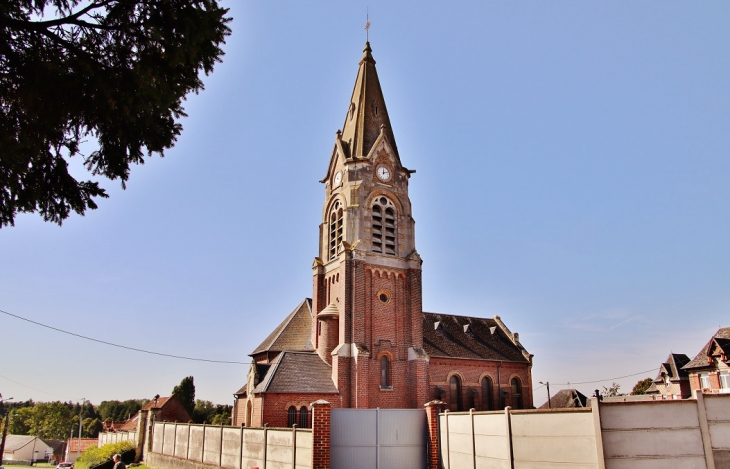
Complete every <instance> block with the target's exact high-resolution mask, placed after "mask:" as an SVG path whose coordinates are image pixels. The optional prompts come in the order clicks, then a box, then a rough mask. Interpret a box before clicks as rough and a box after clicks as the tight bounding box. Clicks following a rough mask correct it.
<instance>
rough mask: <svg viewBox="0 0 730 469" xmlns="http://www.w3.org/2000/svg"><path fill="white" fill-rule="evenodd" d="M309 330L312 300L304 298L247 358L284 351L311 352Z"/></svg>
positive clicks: (312, 349)
mask: <svg viewBox="0 0 730 469" xmlns="http://www.w3.org/2000/svg"><path fill="white" fill-rule="evenodd" d="M311 330H312V300H311V299H310V298H305V299H304V301H302V302H301V303H299V305H298V306H297V307H296V308H294V311H292V312H291V313H290V314H289V316H287V317H286V319H284V321H282V323H281V324H279V325H278V326H277V327H276V329H274V331H273V332H272V333H271V334H269V336H268V337H267V338H266V339H264V341H263V342H261V344H260V345H259V346H258V347H256V350H254V351H253V352H251V353H250V354H249V356H251V355H256V354H257V353H262V352H281V351H284V350H294V351H298V352H313V351H314V346H313V345H312V340H311Z"/></svg>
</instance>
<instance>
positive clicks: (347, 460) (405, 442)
mask: <svg viewBox="0 0 730 469" xmlns="http://www.w3.org/2000/svg"><path fill="white" fill-rule="evenodd" d="M427 432H428V428H427V426H426V411H425V410H423V409H332V415H331V426H330V464H331V466H330V467H331V468H332V469H424V468H425V467H426V441H427V439H428V433H427Z"/></svg>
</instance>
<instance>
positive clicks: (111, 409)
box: [96, 399, 148, 422]
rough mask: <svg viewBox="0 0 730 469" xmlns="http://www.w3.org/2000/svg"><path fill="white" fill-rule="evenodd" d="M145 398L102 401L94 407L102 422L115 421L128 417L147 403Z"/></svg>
mask: <svg viewBox="0 0 730 469" xmlns="http://www.w3.org/2000/svg"><path fill="white" fill-rule="evenodd" d="M147 402H148V401H147V399H127V400H126V401H102V402H101V404H99V405H98V406H97V408H96V411H97V412H98V415H99V419H100V420H101V421H103V422H105V421H107V420H113V421H116V422H120V421H124V420H127V419H129V417H130V416H132V415H134V414H136V413H137V412H138V411H139V409H141V408H142V407H144V405H145V404H147Z"/></svg>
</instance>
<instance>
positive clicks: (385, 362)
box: [380, 355, 390, 388]
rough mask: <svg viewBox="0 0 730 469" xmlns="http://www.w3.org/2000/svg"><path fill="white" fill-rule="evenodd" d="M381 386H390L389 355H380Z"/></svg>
mask: <svg viewBox="0 0 730 469" xmlns="http://www.w3.org/2000/svg"><path fill="white" fill-rule="evenodd" d="M380 387H381V388H389V387H390V359H389V358H388V356H387V355H383V356H382V357H380Z"/></svg>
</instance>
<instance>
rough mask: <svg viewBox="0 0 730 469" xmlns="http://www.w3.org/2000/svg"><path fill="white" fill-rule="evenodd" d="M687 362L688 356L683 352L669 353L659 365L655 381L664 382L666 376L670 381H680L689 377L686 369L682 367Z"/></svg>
mask: <svg viewBox="0 0 730 469" xmlns="http://www.w3.org/2000/svg"><path fill="white" fill-rule="evenodd" d="M687 363H689V357H688V356H687V355H685V354H683V353H670V354H669V356H668V357H667V360H666V361H665V362H664V363H662V364H661V365H660V366H659V373H658V374H657V376H656V378H655V379H654V382H655V383H661V382H664V379H665V378H664V377H665V376H667V377H669V379H670V380H671V381H680V380H687V379H689V375H688V374H687V370H683V369H682V367H683V366H684V365H686V364H687Z"/></svg>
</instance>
